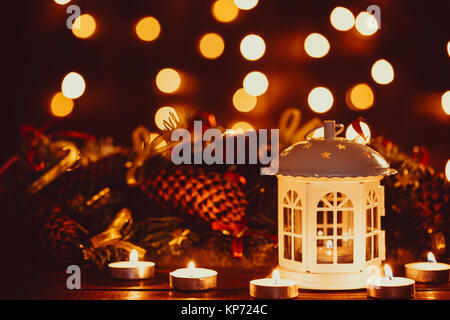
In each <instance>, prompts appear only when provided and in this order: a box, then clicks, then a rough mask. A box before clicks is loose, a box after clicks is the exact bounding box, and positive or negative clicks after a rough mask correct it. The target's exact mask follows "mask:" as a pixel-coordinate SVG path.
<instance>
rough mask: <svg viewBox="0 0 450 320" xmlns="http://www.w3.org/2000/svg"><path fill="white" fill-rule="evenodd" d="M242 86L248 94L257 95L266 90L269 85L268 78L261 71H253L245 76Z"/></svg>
mask: <svg viewBox="0 0 450 320" xmlns="http://www.w3.org/2000/svg"><path fill="white" fill-rule="evenodd" d="M243 87H244V89H245V91H246V92H247V93H248V94H249V95H251V96H256V97H257V96H260V95H262V94H263V93H264V92H266V90H267V88H268V87H269V80H267V77H266V76H265V75H264V74H263V73H261V72H259V71H253V72H250V73H249V74H247V75H246V76H245V78H244V81H243Z"/></svg>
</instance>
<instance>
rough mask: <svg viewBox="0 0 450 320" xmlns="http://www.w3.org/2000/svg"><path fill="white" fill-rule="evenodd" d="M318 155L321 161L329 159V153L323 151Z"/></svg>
mask: <svg viewBox="0 0 450 320" xmlns="http://www.w3.org/2000/svg"><path fill="white" fill-rule="evenodd" d="M320 155H321V156H322V158H323V159H330V156H331V152H326V151H325V152H322V153H321V154H320Z"/></svg>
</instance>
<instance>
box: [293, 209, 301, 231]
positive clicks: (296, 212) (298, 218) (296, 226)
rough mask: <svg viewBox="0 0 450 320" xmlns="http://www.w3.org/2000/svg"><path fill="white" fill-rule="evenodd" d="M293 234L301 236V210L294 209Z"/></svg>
mask: <svg viewBox="0 0 450 320" xmlns="http://www.w3.org/2000/svg"><path fill="white" fill-rule="evenodd" d="M294 233H296V234H302V210H299V209H294Z"/></svg>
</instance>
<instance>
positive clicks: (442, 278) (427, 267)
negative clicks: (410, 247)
mask: <svg viewBox="0 0 450 320" xmlns="http://www.w3.org/2000/svg"><path fill="white" fill-rule="evenodd" d="M427 258H428V262H414V263H408V264H406V265H405V273H406V276H407V277H408V278H411V279H414V280H415V281H418V282H424V283H440V282H447V281H449V274H450V265H448V264H446V263H440V262H437V261H436V258H435V256H434V254H433V253H432V252H428V255H427Z"/></svg>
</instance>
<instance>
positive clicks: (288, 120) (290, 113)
mask: <svg viewBox="0 0 450 320" xmlns="http://www.w3.org/2000/svg"><path fill="white" fill-rule="evenodd" d="M301 122H302V112H301V111H300V110H299V109H297V108H292V107H291V108H287V109H286V110H284V111H283V113H282V114H281V117H280V123H279V128H280V144H281V145H282V146H289V145H291V144H294V143H296V142H298V141H301V140H305V139H306V135H307V133H308V132H311V131H312V130H314V129H316V128H318V127H320V126H322V121H321V120H320V119H319V118H313V119H311V120H309V121H307V122H306V123H305V124H304V125H302V126H301V125H300V123H301Z"/></svg>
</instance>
